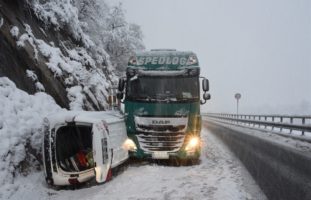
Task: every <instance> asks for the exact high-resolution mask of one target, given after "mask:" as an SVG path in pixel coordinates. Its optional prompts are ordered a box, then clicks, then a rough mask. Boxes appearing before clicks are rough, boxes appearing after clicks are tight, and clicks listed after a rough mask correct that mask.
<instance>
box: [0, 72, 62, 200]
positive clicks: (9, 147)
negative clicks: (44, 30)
mask: <svg viewBox="0 0 311 200" xmlns="http://www.w3.org/2000/svg"><path fill="white" fill-rule="evenodd" d="M0 107H1V110H0V137H1V140H0V158H1V159H0V185H1V186H0V199H2V198H5V197H6V196H10V195H11V194H12V193H13V192H14V191H15V190H16V187H17V186H15V185H14V178H15V177H16V176H19V173H23V174H27V173H28V172H29V171H30V170H34V169H35V168H36V167H38V166H40V165H39V163H38V158H39V159H40V156H38V154H39V152H40V148H41V137H42V121H43V118H44V117H45V116H46V115H47V114H48V113H54V112H58V111H60V110H61V108H60V107H59V106H58V105H57V104H56V103H55V101H54V100H53V99H52V98H51V97H50V96H49V95H47V94H45V93H42V92H39V93H36V94H35V95H29V94H27V93H26V92H24V91H22V90H19V89H18V88H16V86H15V84H14V83H13V82H12V81H10V80H9V79H8V78H5V77H1V78H0ZM37 156H38V157H37ZM36 157H37V158H36ZM30 165H31V167H29V166H30ZM4 191H5V192H4ZM4 194H5V195H6V196H4Z"/></svg>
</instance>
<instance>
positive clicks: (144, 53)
mask: <svg viewBox="0 0 311 200" xmlns="http://www.w3.org/2000/svg"><path fill="white" fill-rule="evenodd" d="M190 55H196V54H195V53H193V52H192V51H176V50H171V49H151V51H137V52H135V56H190Z"/></svg>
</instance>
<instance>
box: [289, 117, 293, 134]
mask: <svg viewBox="0 0 311 200" xmlns="http://www.w3.org/2000/svg"><path fill="white" fill-rule="evenodd" d="M290 123H291V124H293V118H292V117H291V118H290ZM292 132H293V129H289V134H291V133H292Z"/></svg>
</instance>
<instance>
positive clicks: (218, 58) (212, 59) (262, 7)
mask: <svg viewBox="0 0 311 200" xmlns="http://www.w3.org/2000/svg"><path fill="white" fill-rule="evenodd" d="M111 1H112V0H111ZM112 2H114V3H115V2H116V1H112ZM121 2H122V3H123V7H124V8H125V10H126V16H127V18H128V20H129V21H130V22H134V23H137V24H139V25H140V26H141V28H142V31H143V33H144V41H145V45H146V48H147V49H154V48H174V49H177V50H191V51H194V52H195V53H196V54H197V55H198V58H199V61H200V66H201V74H202V76H205V77H206V78H208V79H209V80H210V88H211V89H210V93H211V96H212V99H211V100H210V101H209V102H208V103H206V104H205V105H204V106H202V109H203V111H205V112H233V113H234V112H235V110H236V101H235V99H234V94H235V93H236V92H240V93H241V94H242V98H241V100H240V113H270V114H271V113H281V114H293V113H295V114H311V1H310V0H234V1H232V0H182V1H181V0H121Z"/></svg>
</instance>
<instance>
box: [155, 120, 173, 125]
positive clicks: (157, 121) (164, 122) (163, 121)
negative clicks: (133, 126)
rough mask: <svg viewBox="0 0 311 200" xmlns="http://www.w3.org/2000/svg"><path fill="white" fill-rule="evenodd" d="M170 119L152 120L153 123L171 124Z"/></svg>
mask: <svg viewBox="0 0 311 200" xmlns="http://www.w3.org/2000/svg"><path fill="white" fill-rule="evenodd" d="M170 123H171V121H170V120H152V124H156V125H164V124H170Z"/></svg>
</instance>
